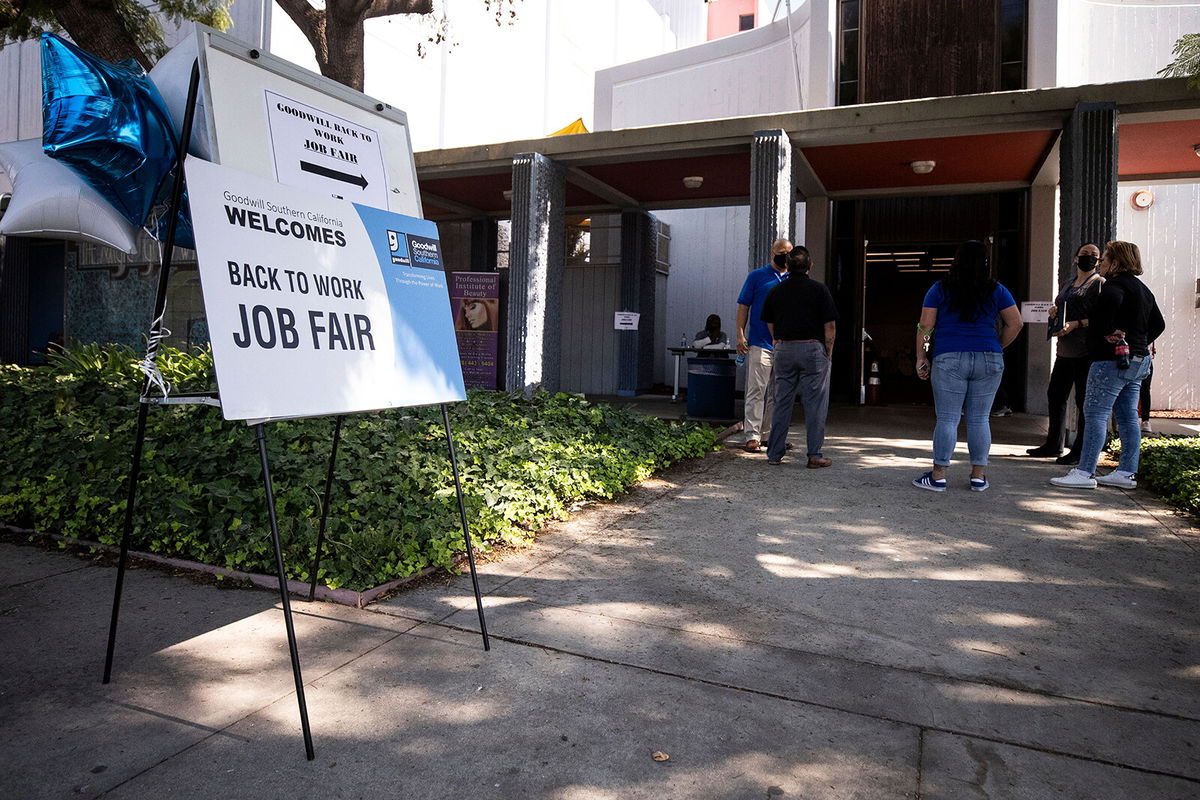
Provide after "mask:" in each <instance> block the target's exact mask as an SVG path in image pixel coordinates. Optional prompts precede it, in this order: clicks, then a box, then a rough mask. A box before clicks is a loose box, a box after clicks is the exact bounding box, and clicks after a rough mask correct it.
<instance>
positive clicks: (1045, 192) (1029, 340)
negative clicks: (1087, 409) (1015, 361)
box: [1013, 184, 1074, 427]
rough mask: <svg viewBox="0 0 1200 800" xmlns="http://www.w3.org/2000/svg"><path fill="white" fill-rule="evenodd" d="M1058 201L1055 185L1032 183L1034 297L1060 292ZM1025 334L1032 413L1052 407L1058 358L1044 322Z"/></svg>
mask: <svg viewBox="0 0 1200 800" xmlns="http://www.w3.org/2000/svg"><path fill="white" fill-rule="evenodd" d="M1056 201H1057V193H1056V191H1055V187H1054V186H1046V185H1037V184H1035V185H1033V186H1031V187H1029V299H1030V300H1053V299H1054V296H1055V295H1056V294H1058V284H1057V283H1056V279H1057V275H1058V270H1056V269H1055V264H1056V263H1057V262H1056V259H1055V254H1056V253H1057V251H1058V247H1057V245H1058V225H1057V224H1056V223H1057V221H1058V218H1057V215H1056V214H1055V213H1054V206H1055V203H1056ZM1072 255H1074V254H1073V253H1072ZM1024 338H1025V356H1026V361H1025V364H1026V367H1025V411H1026V412H1027V413H1029V414H1045V413H1047V411H1048V408H1047V405H1046V386H1047V385H1048V384H1049V383H1050V367H1051V365H1052V364H1053V361H1054V356H1053V351H1052V350H1051V342H1050V340H1049V339H1047V338H1046V329H1045V328H1044V327H1043V326H1041V325H1030V326H1029V332H1028V333H1027V334H1026V335H1025V337H1024ZM1013 346H1014V347H1016V346H1017V345H1013ZM1071 407H1072V408H1073V407H1074V406H1073V405H1071ZM1072 427H1073V426H1072Z"/></svg>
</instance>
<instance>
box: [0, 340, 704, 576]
mask: <svg viewBox="0 0 1200 800" xmlns="http://www.w3.org/2000/svg"><path fill="white" fill-rule="evenodd" d="M137 360H138V359H137V357H136V355H134V354H133V352H132V351H131V350H128V349H127V348H118V347H107V348H97V347H86V348H72V349H71V350H68V351H66V352H65V353H63V354H60V356H59V357H56V358H55V359H54V360H53V363H52V364H51V365H50V366H47V367H38V368H31V369H30V368H20V367H14V366H0V453H3V454H4V456H3V458H4V461H5V466H4V469H3V470H0V521H5V522H7V523H9V524H13V525H17V526H21V527H27V528H32V529H35V530H39V531H43V532H48V531H53V532H57V533H62V534H65V535H67V536H71V537H76V538H80V539H87V540H98V541H100V542H104V543H108V544H116V543H118V542H119V539H120V533H121V526H122V522H123V515H124V510H125V495H126V488H125V483H126V479H127V476H128V472H129V462H130V456H131V453H132V448H133V438H134V433H135V422H136V410H137V399H136V396H137V393H138V391H139V389H140V385H141V381H142V376H141V373H140V371H139V370H138V368H137ZM159 367H160V369H161V371H162V373H163V377H164V378H165V379H166V380H167V381H168V382H170V383H172V384H173V385H175V386H176V389H177V390H180V389H191V390H196V389H203V388H205V386H206V385H207V383H208V382H209V381H211V376H212V361H211V357H210V356H209V355H208V354H207V353H206V352H198V353H195V354H187V353H181V352H180V351H177V350H170V349H166V350H164V351H162V352H161V353H160V357H159ZM450 417H451V425H452V428H453V432H454V439H455V445H456V450H457V452H458V456H459V465H460V470H461V477H462V483H463V490H464V495H465V502H466V506H467V516H468V521H469V524H470V527H471V533H472V538H473V540H474V541H476V543H477V544H478V545H480V546H484V547H486V546H487V545H488V544H490V543H514V544H515V543H520V542H524V541H527V540H528V539H529V538H530V537H531V536H532V531H534V530H535V529H537V528H538V527H540V526H541V525H542V524H543V523H544V522H546V521H547V520H549V519H553V518H561V517H563V516H565V515H566V513H567V510H568V509H569V508H570V507H571V506H572V505H573V504H575V503H577V502H579V501H582V500H587V499H593V498H608V497H612V496H614V495H615V494H617V493H618V492H621V491H623V490H624V489H626V488H628V487H629V486H630V485H632V484H633V483H636V482H637V481H639V480H642V479H644V478H646V477H648V476H649V475H651V474H653V472H654V471H656V470H658V469H661V468H663V467H665V466H667V465H669V464H671V463H674V462H676V461H679V460H681V459H684V458H691V457H696V456H700V455H703V454H704V453H705V452H707V451H709V450H711V449H713V447H714V441H713V440H714V436H713V432H712V430H711V429H709V428H707V427H703V426H700V425H696V424H693V423H670V422H664V421H662V420H658V419H654V418H650V417H643V416H641V415H639V414H636V413H634V412H631V411H629V410H626V409H622V408H615V407H610V406H606V405H601V404H595V403H590V402H588V401H587V400H585V399H584V398H583V397H582V396H578V395H567V394H556V395H550V394H548V393H545V392H542V393H538V394H536V395H534V397H533V398H532V399H531V400H525V399H524V398H523V397H521V396H515V395H509V394H502V393H492V392H471V393H470V396H469V398H468V402H466V403H457V404H454V405H453V406H451V413H450ZM333 427H334V420H333V419H331V418H323V419H307V420H294V421H283V422H275V423H271V424H270V425H269V426H268V428H267V431H268V432H267V443H268V451H269V456H270V459H271V471H272V477H273V484H274V486H273V488H274V490H275V501H276V513H277V515H278V518H279V524H280V534H281V537H282V539H283V544H284V561H285V564H286V565H287V567H288V570H289V577H292V578H298V579H300V580H308V579H309V575H308V570H309V569H310V568H311V565H312V561H313V557H314V554H315V547H316V532H317V528H318V525H319V521H320V516H321V507H320V506H321V502H322V496H321V495H322V491H323V489H324V483H325V473H326V470H327V468H328V458H329V450H330V445H331V440H332V434H333ZM331 506H332V507H331V509H330V515H329V525H328V529H327V541H328V544H327V546H326V548H325V552H324V554H323V558H322V562H321V570H320V575H319V578H320V580H321V581H322V582H323V583H324V584H325V585H327V586H329V587H331V588H338V587H348V588H353V589H358V590H362V589H366V588H369V587H371V586H377V585H379V584H381V583H385V582H387V581H389V580H392V579H394V578H398V577H403V576H407V575H411V574H413V573H415V572H418V571H420V570H421V569H424V568H425V567H427V566H430V565H438V566H449V565H451V564H452V563H453V561H454V558H455V556H456V555H457V554H458V553H460V552H462V551H463V539H462V533H461V528H460V525H459V518H458V505H457V500H456V497H455V492H454V483H453V477H452V473H451V469H450V462H449V459H448V456H447V451H446V434H445V428H444V426H443V424H442V418H441V411H440V409H438V408H413V409H398V410H393V411H386V412H378V413H374V414H361V415H355V416H349V417H347V418H346V419H345V421H344V423H343V428H342V440H341V449H340V452H339V455H338V460H337V467H336V471H335V484H334V493H333V498H332V501H331ZM133 546H134V548H135V549H139V550H146V551H150V552H154V553H160V554H164V555H170V556H175V557H180V558H188V559H193V560H196V561H202V562H205V563H208V564H214V565H217V566H223V567H228V568H231V569H239V570H246V571H251V572H267V573H273V572H274V560H273V558H274V556H273V552H272V548H271V542H270V530H269V522H268V519H267V514H266V509H265V504H264V502H263V493H262V483H261V469H260V465H259V457H258V448H257V443H256V440H255V434H254V430H253V428H251V427H249V426H247V425H245V424H242V423H237V422H226V421H225V420H223V419H222V418H221V415H220V411H219V410H218V409H215V408H211V407H207V406H173V407H170V408H151V409H150V413H149V420H148V427H147V438H146V445H145V453H144V457H143V462H142V477H141V481H140V483H139V490H138V502H137V509H136V515H135V538H134V541H133Z"/></svg>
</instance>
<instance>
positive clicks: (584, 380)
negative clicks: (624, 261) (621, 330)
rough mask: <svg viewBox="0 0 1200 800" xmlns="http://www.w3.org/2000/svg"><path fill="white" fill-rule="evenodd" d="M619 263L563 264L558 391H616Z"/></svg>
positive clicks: (605, 392) (592, 392) (619, 286)
mask: <svg viewBox="0 0 1200 800" xmlns="http://www.w3.org/2000/svg"><path fill="white" fill-rule="evenodd" d="M620 302H621V267H620V265H619V264H611V265H599V266H597V265H591V264H587V265H582V266H568V267H566V268H565V273H564V277H563V324H562V366H561V369H562V373H561V388H562V390H563V391H564V392H585V393H587V394H616V393H617V332H616V331H615V330H613V313H614V312H616V311H618V310H619V306H620Z"/></svg>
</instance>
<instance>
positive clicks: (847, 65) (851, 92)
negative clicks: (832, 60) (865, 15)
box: [837, 0, 859, 106]
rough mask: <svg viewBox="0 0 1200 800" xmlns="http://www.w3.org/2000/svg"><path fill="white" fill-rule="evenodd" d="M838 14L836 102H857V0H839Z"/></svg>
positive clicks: (848, 104) (843, 104)
mask: <svg viewBox="0 0 1200 800" xmlns="http://www.w3.org/2000/svg"><path fill="white" fill-rule="evenodd" d="M839 11H840V12H841V13H839V14H838V77H837V80H838V87H837V104H838V105H839V106H851V105H854V104H855V103H857V102H858V26H859V0H841V8H840V9H839Z"/></svg>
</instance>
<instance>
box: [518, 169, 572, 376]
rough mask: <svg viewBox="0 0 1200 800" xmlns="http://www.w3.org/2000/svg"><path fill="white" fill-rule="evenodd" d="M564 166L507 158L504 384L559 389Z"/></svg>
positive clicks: (563, 236)
mask: <svg viewBox="0 0 1200 800" xmlns="http://www.w3.org/2000/svg"><path fill="white" fill-rule="evenodd" d="M565 194H566V170H564V169H563V167H562V165H560V164H557V163H555V162H554V161H551V160H550V159H548V158H546V157H545V156H543V155H542V154H540V153H521V154H519V155H517V156H516V157H515V158H513V196H512V207H513V213H512V242H511V243H510V245H509V256H508V273H509V274H508V277H509V284H508V323H507V325H506V328H505V331H506V334H507V346H506V348H505V355H506V359H505V371H504V385H505V388H506V389H507V390H508V391H510V392H515V391H523V392H525V393H526V394H529V393H531V392H532V391H533V389H534V388H536V387H538V386H540V387H542V388H544V389H546V390H547V391H551V392H557V391H558V389H559V359H560V349H561V348H560V337H561V334H562V293H563V292H562V286H563V266H564V258H565V253H564V248H565V238H566V232H565V230H564V220H563V207H564V204H565Z"/></svg>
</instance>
